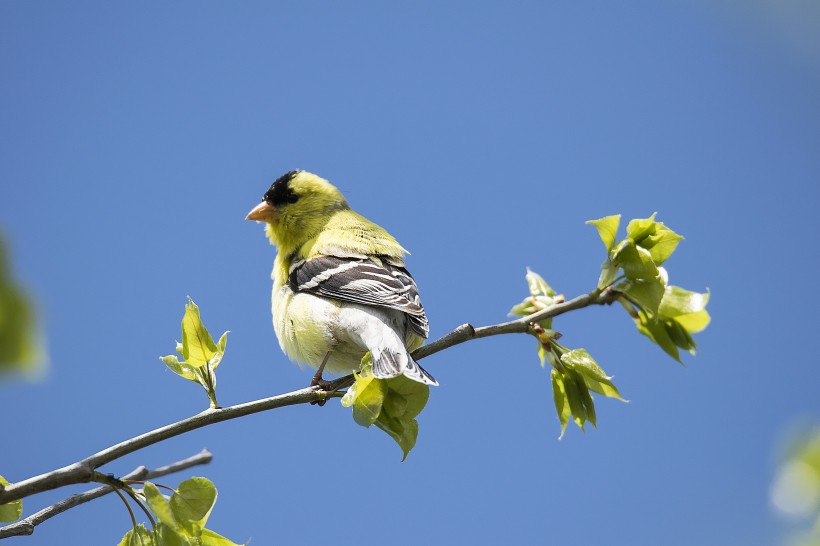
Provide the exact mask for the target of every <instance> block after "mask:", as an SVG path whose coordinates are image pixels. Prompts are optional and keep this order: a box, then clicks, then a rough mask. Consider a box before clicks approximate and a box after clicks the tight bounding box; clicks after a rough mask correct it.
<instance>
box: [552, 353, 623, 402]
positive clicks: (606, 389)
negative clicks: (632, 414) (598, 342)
mask: <svg viewBox="0 0 820 546" xmlns="http://www.w3.org/2000/svg"><path fill="white" fill-rule="evenodd" d="M561 361H562V362H563V363H564V365H565V366H567V367H569V368H572V369H574V370H575V371H576V372H578V374H579V375H580V376H581V378H582V379H583V381H584V384H585V385H586V386H587V387H589V389H590V390H592V391H593V392H597V393H598V394H602V395H604V396H609V397H611V398H617V399H618V400H624V399H623V397H622V396H621V393H619V392H618V389H617V388H616V387H615V385H614V384H613V383H612V378H611V377H609V376H608V375H606V373H605V372H604V370H603V369H602V368H601V367H600V366H598V363H597V362H595V360H594V359H593V358H592V357H591V356H590V354H589V353H588V352H587V351H586V350H585V349H573V350H571V351H569V352H567V353H564V354H563V355H561ZM624 401H625V400H624Z"/></svg>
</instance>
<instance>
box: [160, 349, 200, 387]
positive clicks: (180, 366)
mask: <svg viewBox="0 0 820 546" xmlns="http://www.w3.org/2000/svg"><path fill="white" fill-rule="evenodd" d="M159 359H160V360H162V362H163V364H165V365H166V366H167V367H168V369H169V370H171V371H172V372H174V373H175V374H177V375H178V376H180V377H184V378H185V379H188V380H190V381H196V380H197V379H196V373H195V371H194V369H192V368H191V367H190V366H188V365H187V364H185V363H184V362H180V361H179V358H178V357H176V356H174V355H168V356H161V357H159Z"/></svg>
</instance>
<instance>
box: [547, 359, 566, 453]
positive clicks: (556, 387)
mask: <svg viewBox="0 0 820 546" xmlns="http://www.w3.org/2000/svg"><path fill="white" fill-rule="evenodd" d="M550 379H551V380H552V399H553V402H555V411H556V412H558V420H559V421H560V422H561V435H560V436H559V437H558V439H559V440H560V439H561V438H563V437H564V432H565V431H566V430H567V423H569V417H570V414H571V412H570V409H569V400H567V390H566V386H565V385H564V376H563V375H562V374H561V373H559V372H558V370H552V373H551V374H550Z"/></svg>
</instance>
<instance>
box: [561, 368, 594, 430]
mask: <svg viewBox="0 0 820 546" xmlns="http://www.w3.org/2000/svg"><path fill="white" fill-rule="evenodd" d="M581 384H582V385H583V382H582V383H581ZM583 388H584V390H586V386H584V387H583ZM564 389H565V391H566V393H567V401H568V402H569V410H570V412H571V413H572V420H573V421H575V424H576V425H578V426H579V427H580V428H581V430H584V423H585V422H586V420H587V410H586V407H585V406H584V397H583V395H582V394H581V388H580V386H579V385H578V383H577V382H576V381H575V378H574V377H572V376H571V375H568V374H565V375H564ZM587 394H589V391H587Z"/></svg>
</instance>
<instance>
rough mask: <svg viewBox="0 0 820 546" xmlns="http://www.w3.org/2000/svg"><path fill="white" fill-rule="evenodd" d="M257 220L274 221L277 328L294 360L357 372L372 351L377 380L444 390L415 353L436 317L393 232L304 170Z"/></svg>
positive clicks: (270, 229) (275, 190)
mask: <svg viewBox="0 0 820 546" xmlns="http://www.w3.org/2000/svg"><path fill="white" fill-rule="evenodd" d="M248 219H250V220H261V221H264V222H266V227H265V232H266V234H267V236H268V238H269V240H270V242H271V243H272V244H274V245H276V247H277V256H276V259H275V261H274V267H273V273H272V278H273V293H272V312H273V326H274V330H275V332H276V336H277V338H278V339H279V344H280V346H281V347H282V350H283V351H285V353H286V354H287V355H288V356H289V357H290V358H292V359H293V360H296V361H297V362H301V363H307V364H309V365H311V366H313V367H318V366H319V364H321V362H322V361H323V360H324V359H325V357H326V356H328V355H329V356H328V359H327V365H326V369H327V370H328V371H330V372H335V373H349V372H351V371H355V370H357V369H358V367H359V363H360V361H361V359H362V357H363V356H364V355H365V354H366V353H367V352H368V351H369V352H370V353H371V354H372V356H373V363H374V366H373V373H374V375H375V376H376V377H383V378H386V377H395V376H396V375H399V374H404V375H406V376H407V377H410V378H411V379H414V380H416V381H420V382H422V383H427V384H433V385H435V384H437V383H436V382H435V380H434V379H433V378H432V376H430V374H428V373H427V372H426V371H425V370H423V368H421V367H420V366H418V364H417V363H416V362H415V361H413V359H412V358H411V357H410V354H409V353H410V352H412V351H413V350H414V349H416V348H418V347H420V346H421V345H422V343H423V340H424V338H425V337H427V318H426V316H425V314H424V309H423V308H422V307H421V302H420V300H419V298H418V291H417V288H416V285H415V282H414V281H413V279H412V277H411V276H410V274H409V273H408V272H407V270H406V269H404V259H403V258H404V255H405V254H406V253H407V251H406V250H405V249H404V248H403V247H402V246H401V245H400V244H399V243H398V242H397V241H396V240H395V239H394V238H393V237H392V236H391V235H390V234H389V233H387V232H386V231H385V230H384V229H383V228H381V227H380V226H378V225H377V224H375V223H373V222H371V221H370V220H368V219H367V218H365V217H363V216H361V215H359V214H357V213H356V212H354V211H352V210H351V209H350V207H349V205H348V204H347V201H346V200H345V198H344V196H342V194H341V192H339V190H338V189H337V188H336V187H334V186H333V185H331V184H330V183H329V182H327V181H326V180H324V179H322V178H320V177H318V176H316V175H314V174H311V173H308V172H305V171H291V172H289V173H286V174H285V175H283V176H282V177H280V178H279V179H277V181H276V182H274V184H273V185H271V187H270V189H269V190H268V191H267V192H266V193H265V196H264V198H263V201H262V203H260V204H259V205H258V206H257V207H256V208H254V209H253V210H252V211H251V212H250V213H249V214H248Z"/></svg>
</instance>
